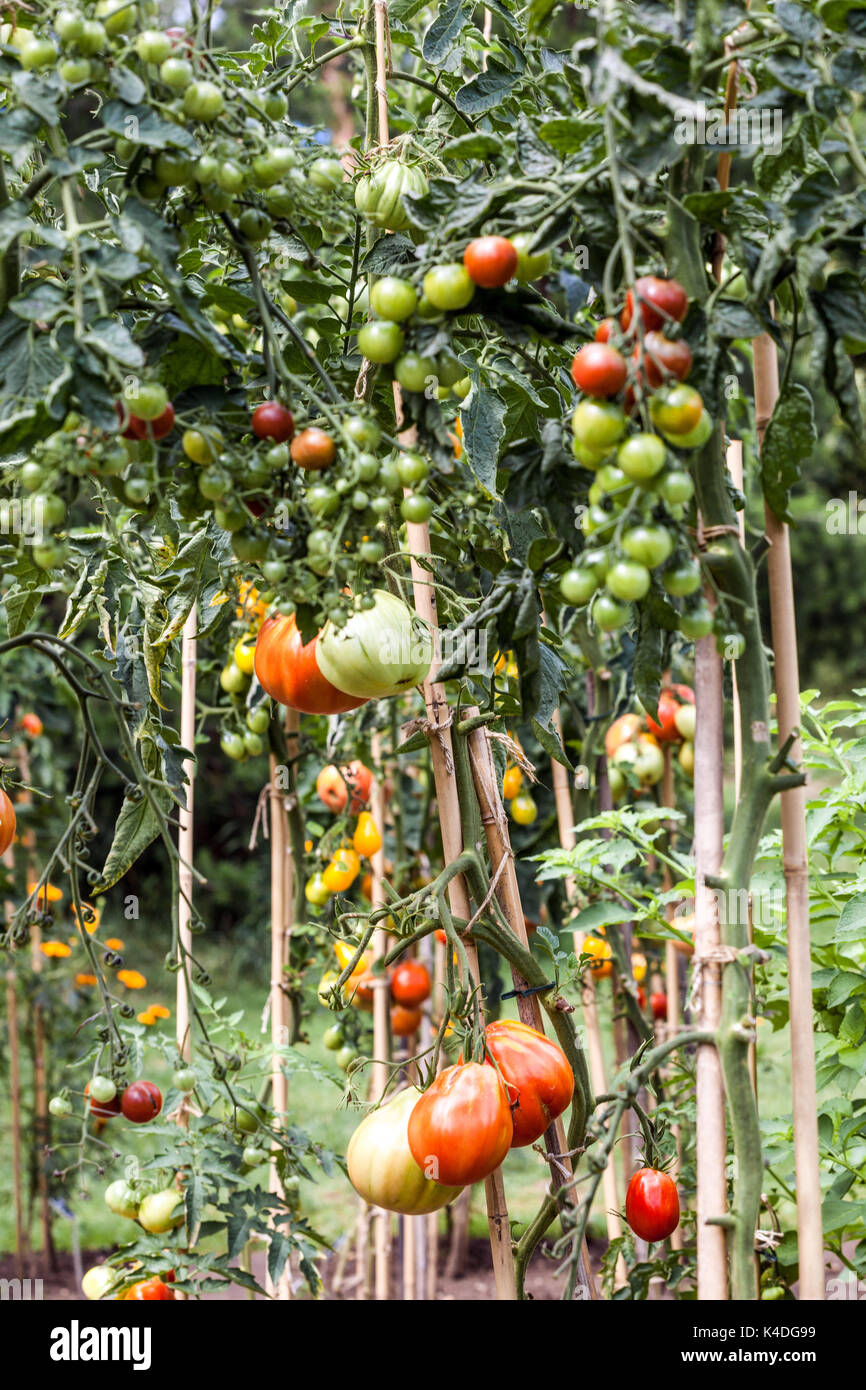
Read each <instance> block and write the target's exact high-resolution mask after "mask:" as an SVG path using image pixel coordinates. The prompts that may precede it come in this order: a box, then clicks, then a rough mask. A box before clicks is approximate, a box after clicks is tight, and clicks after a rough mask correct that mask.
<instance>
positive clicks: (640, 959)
mask: <svg viewBox="0 0 866 1390" xmlns="http://www.w3.org/2000/svg"><path fill="white" fill-rule="evenodd" d="M631 973H632V974H633V975H634V978H635V984H638V985H639V984H642V983H643V981H644V980H645V979H646V956H642V955H641V954H640V952H639V951H636V952H635V954H634V955H633V956H632V958H631Z"/></svg>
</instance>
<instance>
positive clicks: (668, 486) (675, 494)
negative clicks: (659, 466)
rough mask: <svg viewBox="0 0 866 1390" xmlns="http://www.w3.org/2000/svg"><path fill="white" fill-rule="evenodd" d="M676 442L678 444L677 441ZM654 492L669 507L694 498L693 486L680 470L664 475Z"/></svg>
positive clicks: (688, 477) (690, 480)
mask: <svg viewBox="0 0 866 1390" xmlns="http://www.w3.org/2000/svg"><path fill="white" fill-rule="evenodd" d="M677 442H678V443H679V441H677ZM704 442H706V441H704ZM656 491H657V492H658V495H659V497H661V498H662V499H663V501H665V502H667V503H668V505H669V506H672V507H676V506H679V505H680V504H681V503H683V502H688V501H689V500H690V499H691V498H692V497H693V496H694V491H695V485H694V483H693V482H692V479H691V476H690V474H688V473H686V472H684V471H683V470H682V469H679V468H673V469H671V470H670V472H668V473H665V475H664V477H663V478H662V479H661V481H660V482H659V484H658V487H657V488H656Z"/></svg>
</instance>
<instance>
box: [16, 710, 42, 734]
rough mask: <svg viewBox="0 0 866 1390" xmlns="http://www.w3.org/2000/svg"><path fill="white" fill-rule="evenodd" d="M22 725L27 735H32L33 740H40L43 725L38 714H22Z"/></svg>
mask: <svg viewBox="0 0 866 1390" xmlns="http://www.w3.org/2000/svg"><path fill="white" fill-rule="evenodd" d="M20 724H21V727H22V729H23V730H24V732H25V734H30V736H31V738H38V737H39V735H40V734H41V733H42V729H43V727H44V726H43V723H42V720H41V719H40V718H39V715H38V714H32V713H30V714H22V716H21V719H20Z"/></svg>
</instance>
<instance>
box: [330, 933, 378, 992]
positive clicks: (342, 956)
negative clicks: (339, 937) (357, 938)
mask: <svg viewBox="0 0 866 1390" xmlns="http://www.w3.org/2000/svg"><path fill="white" fill-rule="evenodd" d="M357 949H358V948H357V946H353V945H352V943H351V942H350V941H335V942H334V955H335V956H336V957H337V961H338V962H339V966H340V974H341V975H342V973H343V971H344V970H345V969H346V966H347V965H348V964H349V962H350V961H351V960H352V957H353V956H354V954H355V952H356V950H357ZM369 969H370V960H369V958H368V956H367V954H366V952H365V954H364V955H363V956H362V957H361V959H360V960H359V961H358V964H357V965H356V966H355V969H354V970H353V971H352V973H351V975H350V976H349V978H348V980H347V981H346V983H345V985H344V988H345V989H347V990H351V989H352V988H353V986H355V985H357V983H358V981H359V980H360V979H361V977H362V975H366V973H367V971H368V970H369Z"/></svg>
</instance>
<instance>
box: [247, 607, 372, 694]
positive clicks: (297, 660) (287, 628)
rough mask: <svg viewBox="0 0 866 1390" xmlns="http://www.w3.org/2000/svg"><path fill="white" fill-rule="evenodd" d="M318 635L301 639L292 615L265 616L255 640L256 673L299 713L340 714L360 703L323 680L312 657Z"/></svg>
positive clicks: (270, 690) (268, 690)
mask: <svg viewBox="0 0 866 1390" xmlns="http://www.w3.org/2000/svg"><path fill="white" fill-rule="evenodd" d="M317 642H318V638H317V637H314V638H313V639H312V641H311V642H304V641H303V640H302V638H301V634H300V632H299V631H298V625H297V623H296V622H295V619H294V617H278V618H267V619H266V620H265V622H264V623H262V626H261V630H260V632H259V635H258V640H257V641H256V676H257V678H258V681H259V684H260V685H261V687H262V689H263V690H264V691H265V692H266V693H267V694H268V695H270V697H271V699H273V700H277V701H278V702H279V703H280V704H281V705H288V706H289V708H290V709H296V710H300V712H301V713H302V714H343V713H345V711H346V710H350V709H357V708H358V706H359V705H363V703H364V700H363V698H360V699H359V698H357V697H356V696H354V695H346V694H345V693H344V692H343V691H342V690H338V689H337V688H336V686H334V685H332V684H331V682H330V681H328V680H326V679H325V677H324V676H323V675H322V673H321V671H320V670H319V663H318V660H317V658H316V645H317Z"/></svg>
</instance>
